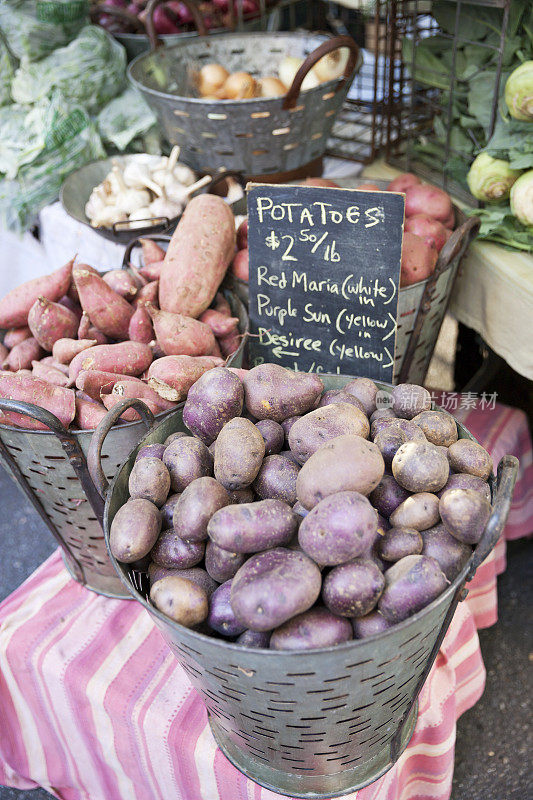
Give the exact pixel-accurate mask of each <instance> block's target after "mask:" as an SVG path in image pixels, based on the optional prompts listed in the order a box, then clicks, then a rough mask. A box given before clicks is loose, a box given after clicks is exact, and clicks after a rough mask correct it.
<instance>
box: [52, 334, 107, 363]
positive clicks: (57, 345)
mask: <svg viewBox="0 0 533 800" xmlns="http://www.w3.org/2000/svg"><path fill="white" fill-rule="evenodd" d="M96 344H98V342H97V341H96V339H70V338H63V339H58V340H57V341H56V342H54V346H53V347H52V355H53V357H54V358H55V359H56V361H59V363H60V364H70V362H71V361H72V359H73V358H74V356H77V355H78V353H81V352H82V351H83V350H87V349H88V348H89V347H94V346H95V345H96Z"/></svg>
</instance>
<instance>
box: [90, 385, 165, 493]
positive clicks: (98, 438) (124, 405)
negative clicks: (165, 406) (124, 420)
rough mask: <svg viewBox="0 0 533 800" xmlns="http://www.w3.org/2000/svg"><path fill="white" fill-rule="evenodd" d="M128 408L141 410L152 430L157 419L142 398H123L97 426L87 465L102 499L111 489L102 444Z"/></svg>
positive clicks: (147, 425)
mask: <svg viewBox="0 0 533 800" xmlns="http://www.w3.org/2000/svg"><path fill="white" fill-rule="evenodd" d="M128 408H135V410H136V411H138V412H139V414H140V415H141V419H142V421H143V422H144V424H145V425H146V429H147V430H150V428H151V427H152V425H153V424H154V421H155V419H154V415H153V414H152V412H151V411H150V409H149V408H148V406H147V405H146V404H145V403H143V401H142V400H138V399H137V398H130V399H128V400H121V401H120V403H117V404H116V406H113V408H112V409H110V410H109V411H108V412H107V414H106V415H105V417H104V418H103V420H102V421H101V422H100V424H99V425H98V427H97V428H95V431H94V433H93V435H92V437H91V443H90V445H89V450H88V452H87V467H88V469H89V474H90V476H91V479H92V482H93V484H94V486H95V488H96V491H97V492H98V494H99V495H100V498H102V500H105V499H106V495H107V492H108V489H109V483H108V480H107V478H106V476H105V474H104V470H103V469H102V458H101V456H102V446H103V444H104V441H105V438H106V436H107V434H108V433H109V431H110V430H111V428H112V427H113V425H115V424H116V422H118V419H119V417H121V416H122V414H123V413H124V411H127V409H128ZM100 498H99V499H100ZM100 502H101V500H100Z"/></svg>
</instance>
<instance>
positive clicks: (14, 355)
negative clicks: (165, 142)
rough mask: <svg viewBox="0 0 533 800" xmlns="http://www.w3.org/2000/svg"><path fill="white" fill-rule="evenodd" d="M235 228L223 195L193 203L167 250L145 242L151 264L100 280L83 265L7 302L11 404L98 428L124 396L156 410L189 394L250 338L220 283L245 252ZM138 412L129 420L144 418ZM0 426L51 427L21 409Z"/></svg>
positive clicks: (3, 303) (2, 380)
mask: <svg viewBox="0 0 533 800" xmlns="http://www.w3.org/2000/svg"><path fill="white" fill-rule="evenodd" d="M235 241H236V236H235V222H234V217H233V213H232V212H231V209H230V208H229V207H228V206H227V204H226V203H225V202H224V201H223V200H222V199H221V198H219V197H216V196H214V195H200V196H198V197H195V198H193V200H191V202H190V203H189V205H188V207H187V210H186V211H185V213H184V214H183V217H182V219H181V220H180V223H179V225H178V227H177V229H176V231H175V233H174V235H173V237H172V239H171V241H170V243H169V246H168V249H167V251H166V253H165V251H164V250H162V249H161V248H160V247H159V246H158V245H157V244H156V243H155V242H154V241H152V240H143V241H142V254H143V262H144V264H143V266H142V267H141V268H139V269H137V268H134V267H130V268H129V269H115V270H111V271H109V272H107V273H105V274H100V273H99V272H98V271H97V270H96V269H94V268H93V267H91V266H89V265H87V264H75V263H74V259H73V260H72V261H70V262H69V263H68V264H65V266H64V267H61V269H58V270H56V271H55V272H53V273H52V274H51V275H45V276H43V277H40V278H36V279H34V280H32V281H29V282H27V283H25V284H23V285H22V286H19V287H17V288H16V289H14V290H13V291H11V292H9V294H7V295H6V296H5V297H4V298H3V299H2V300H0V328H3V329H4V330H5V335H4V339H3V344H2V345H0V348H1V350H0V355H1V360H2V371H0V397H3V398H10V399H13V400H22V401H26V402H30V403H34V404H35V405H38V406H41V407H42V408H44V409H46V410H48V411H51V412H52V413H54V414H55V415H56V416H57V417H58V418H59V419H60V420H61V422H62V423H63V424H64V425H65V426H66V427H68V426H71V427H73V428H78V429H93V428H95V427H96V426H97V425H98V423H99V422H100V421H101V420H102V419H103V417H104V416H105V414H106V412H107V410H108V409H110V408H112V407H113V406H114V405H116V403H118V402H119V401H120V400H122V399H125V398H132V397H136V398H141V399H142V400H143V401H144V402H145V403H146V404H147V405H148V406H149V408H150V409H151V411H152V412H153V413H154V414H158V413H161V412H164V411H168V410H169V409H171V408H172V407H173V406H174V405H175V404H176V403H177V402H179V401H181V400H183V399H185V397H186V396H187V392H188V390H189V388H190V386H192V384H193V383H194V382H195V381H196V380H198V378H199V377H200V376H201V375H202V374H203V373H204V372H205V371H206V370H209V369H212V368H213V367H216V366H220V365H221V364H223V363H224V360H225V359H226V358H227V357H228V356H230V355H231V354H232V353H234V352H235V351H236V350H237V348H238V346H239V344H240V340H241V336H240V334H239V330H238V322H239V321H238V319H237V317H234V316H232V313H231V308H230V305H229V304H228V302H227V301H226V299H225V298H224V296H223V294H222V293H220V292H219V291H218V290H219V287H220V283H221V281H222V279H223V278H224V275H225V273H226V270H227V268H228V266H229V264H230V263H231V260H232V258H233V256H234V253H235ZM138 418H139V416H138V414H137V412H136V411H134V410H133V409H130V410H128V411H127V412H126V413H125V414H124V416H123V419H124V420H126V421H129V420H135V419H138ZM0 422H3V423H6V424H11V425H18V426H20V427H24V428H28V429H31V430H37V429H39V430H40V429H43V428H44V427H45V426H43V425H42V424H41V423H38V422H35V421H33V420H31V419H30V418H29V417H25V416H22V415H20V414H15V413H12V412H2V413H0Z"/></svg>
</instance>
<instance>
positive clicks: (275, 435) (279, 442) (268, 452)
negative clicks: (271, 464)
mask: <svg viewBox="0 0 533 800" xmlns="http://www.w3.org/2000/svg"><path fill="white" fill-rule="evenodd" d="M255 427H256V428H257V429H258V430H259V431H260V433H261V436H262V437H263V439H264V440H265V456H272V455H275V454H276V453H279V452H280V450H281V449H282V447H283V445H284V444H285V431H284V430H283V428H282V427H281V425H280V424H279V422H274V420H273V419H261V420H259V422H256V423H255Z"/></svg>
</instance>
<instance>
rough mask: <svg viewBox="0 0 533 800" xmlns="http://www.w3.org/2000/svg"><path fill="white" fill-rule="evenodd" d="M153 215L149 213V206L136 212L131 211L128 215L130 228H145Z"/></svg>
mask: <svg viewBox="0 0 533 800" xmlns="http://www.w3.org/2000/svg"><path fill="white" fill-rule="evenodd" d="M152 217H153V214H152V212H151V211H150V206H142V207H141V208H138V209H137V211H132V213H131V214H130V215H129V222H130V225H129V227H130V228H145V227H147V226H148V225H150V220H151V219H152Z"/></svg>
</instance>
